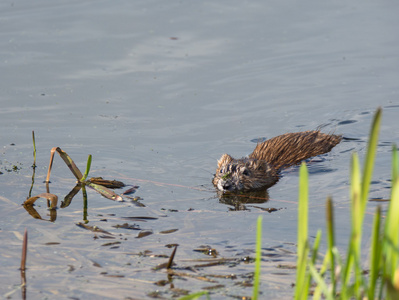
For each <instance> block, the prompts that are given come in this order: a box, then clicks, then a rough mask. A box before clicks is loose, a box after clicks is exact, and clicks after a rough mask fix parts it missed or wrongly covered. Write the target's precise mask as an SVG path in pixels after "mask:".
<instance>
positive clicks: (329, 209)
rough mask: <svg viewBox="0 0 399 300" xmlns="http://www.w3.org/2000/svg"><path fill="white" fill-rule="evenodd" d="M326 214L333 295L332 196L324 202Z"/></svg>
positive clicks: (333, 244) (333, 238)
mask: <svg viewBox="0 0 399 300" xmlns="http://www.w3.org/2000/svg"><path fill="white" fill-rule="evenodd" d="M326 216H327V220H326V222H327V224H326V225H327V252H328V254H327V255H328V256H329V258H330V276H331V284H332V294H333V295H335V290H336V284H337V280H336V279H335V259H334V255H333V252H332V251H333V248H334V247H335V236H334V209H333V203H332V198H331V197H328V198H327V203H326Z"/></svg>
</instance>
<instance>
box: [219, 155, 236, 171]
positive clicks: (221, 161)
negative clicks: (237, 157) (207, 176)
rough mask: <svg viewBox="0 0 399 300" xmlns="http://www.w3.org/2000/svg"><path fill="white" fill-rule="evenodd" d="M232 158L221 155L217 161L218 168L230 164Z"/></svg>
mask: <svg viewBox="0 0 399 300" xmlns="http://www.w3.org/2000/svg"><path fill="white" fill-rule="evenodd" d="M232 160H233V158H232V157H231V156H230V155H228V154H223V155H222V157H221V158H220V159H219V160H218V168H220V167H221V166H223V165H225V164H228V163H230V162H231V161H232Z"/></svg>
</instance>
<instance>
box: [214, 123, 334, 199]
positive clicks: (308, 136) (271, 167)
mask: <svg viewBox="0 0 399 300" xmlns="http://www.w3.org/2000/svg"><path fill="white" fill-rule="evenodd" d="M341 140H342V136H340V135H335V134H326V133H321V132H320V131H319V130H310V131H303V132H296V133H286V134H283V135H279V136H277V137H274V138H272V139H269V140H266V141H264V142H263V143H259V144H258V145H257V146H256V147H255V150H254V151H253V152H252V153H251V154H250V155H249V156H248V157H243V158H240V159H234V158H233V157H231V156H230V155H228V154H223V155H222V157H221V158H220V159H219V160H218V167H217V169H216V174H215V176H214V177H213V181H212V182H213V184H214V185H215V186H216V187H217V188H218V189H219V190H221V191H233V192H234V191H250V190H255V189H261V188H268V187H270V186H272V185H274V184H275V183H276V182H277V181H278V180H279V177H280V172H281V170H282V169H285V168H288V167H290V166H293V165H296V164H298V163H300V162H301V161H302V160H304V159H307V158H310V157H313V156H316V155H320V154H323V153H327V152H329V151H331V149H332V148H334V147H335V146H336V145H337V144H339V142H341Z"/></svg>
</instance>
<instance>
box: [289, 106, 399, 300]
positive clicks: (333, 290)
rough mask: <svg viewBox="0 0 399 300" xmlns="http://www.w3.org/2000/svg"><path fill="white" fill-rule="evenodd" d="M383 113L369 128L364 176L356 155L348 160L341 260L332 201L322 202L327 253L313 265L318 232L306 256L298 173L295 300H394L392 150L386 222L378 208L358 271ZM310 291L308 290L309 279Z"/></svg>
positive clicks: (398, 271) (397, 204) (398, 214)
mask: <svg viewBox="0 0 399 300" xmlns="http://www.w3.org/2000/svg"><path fill="white" fill-rule="evenodd" d="M381 115H382V111H381V109H380V108H379V109H378V110H377V112H376V113H375V116H374V120H373V124H372V127H371V132H370V137H369V143H368V149H367V154H366V158H365V162H364V167H363V172H361V171H360V164H359V158H358V155H357V154H356V153H354V154H353V155H352V161H351V187H350V198H351V234H350V239H349V243H348V249H347V252H346V258H345V259H342V258H341V254H340V253H339V251H338V249H337V247H336V246H335V237H334V213H333V203H332V199H331V198H328V199H327V205H326V208H327V209H326V215H327V217H326V220H327V251H326V253H325V256H324V261H323V263H322V265H321V266H316V263H315V258H316V257H317V254H318V248H319V239H320V231H319V232H318V234H317V237H316V240H315V245H314V247H313V250H312V255H309V252H310V245H309V241H308V238H307V236H308V232H307V228H308V217H307V213H308V212H307V209H308V203H307V201H308V200H307V186H308V178H307V169H306V165H305V164H303V165H302V166H301V170H300V192H299V193H300V197H299V209H298V215H299V218H298V262H297V280H296V288H295V299H307V298H308V297H309V295H310V293H312V294H313V298H314V299H320V298H326V299H399V268H398V254H399V250H398V249H399V247H398V246H399V235H398V229H399V179H398V154H397V149H396V146H393V151H392V192H391V201H390V203H389V207H388V211H387V213H386V218H385V223H384V224H383V222H382V221H383V219H382V218H383V217H382V214H381V208H380V207H377V208H376V211H375V214H374V220H373V228H372V235H371V249H370V253H369V255H368V256H369V257H370V261H369V270H368V271H367V272H365V271H364V270H363V269H362V267H361V239H362V226H363V220H364V215H365V212H366V207H367V201H368V194H369V188H370V183H371V177H372V173H373V168H374V161H375V155H376V150H377V142H378V133H379V129H380V124H381ZM312 280H313V282H314V283H315V286H316V287H315V288H314V290H312V292H311V291H310V286H311V285H310V284H311V281H312Z"/></svg>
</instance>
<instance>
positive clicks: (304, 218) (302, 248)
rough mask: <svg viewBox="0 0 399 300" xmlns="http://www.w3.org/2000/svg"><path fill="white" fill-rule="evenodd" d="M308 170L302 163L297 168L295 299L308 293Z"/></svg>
mask: <svg viewBox="0 0 399 300" xmlns="http://www.w3.org/2000/svg"><path fill="white" fill-rule="evenodd" d="M308 177H309V176H308V170H307V167H306V164H305V163H302V165H301V167H300V170H299V203H298V246H297V248H298V254H297V255H298V257H297V273H296V286H295V299H307V296H308V294H309V281H310V280H309V276H310V275H309V274H307V272H306V264H307V261H308V253H309V245H308V194H309V191H308V181H309V179H308Z"/></svg>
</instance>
